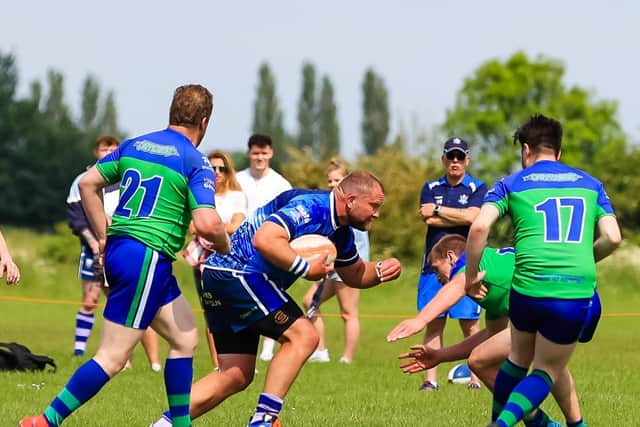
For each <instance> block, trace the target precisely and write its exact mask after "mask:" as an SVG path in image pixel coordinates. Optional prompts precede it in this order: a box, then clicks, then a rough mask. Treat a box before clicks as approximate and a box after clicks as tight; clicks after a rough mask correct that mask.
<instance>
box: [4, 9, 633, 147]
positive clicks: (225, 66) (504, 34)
mask: <svg viewBox="0 0 640 427" xmlns="http://www.w3.org/2000/svg"><path fill="white" fill-rule="evenodd" d="M0 21H1V23H0V51H1V52H2V53H3V54H7V53H13V54H14V55H15V57H16V63H17V67H18V73H19V77H20V79H21V80H20V86H19V95H26V94H27V93H28V87H29V82H31V81H32V80H34V79H38V80H41V81H44V80H45V78H46V72H47V70H48V69H52V68H53V69H56V70H58V71H60V72H62V73H63V75H64V76H65V88H66V98H67V101H68V103H69V104H70V105H71V106H72V110H73V111H74V112H75V113H76V114H77V113H78V111H79V105H80V99H81V97H80V93H81V89H82V82H83V81H84V79H85V78H86V76H87V75H88V74H93V75H95V76H96V77H97V78H98V80H99V81H100V84H101V87H102V89H103V91H106V90H113V91H114V93H115V97H116V105H117V109H118V114H119V123H120V126H121V128H123V129H124V130H125V131H126V132H127V134H128V135H129V136H134V135H137V134H143V133H146V132H149V131H152V130H156V129H161V128H164V127H165V126H166V124H167V120H168V109H169V104H170V100H171V97H172V95H173V90H174V89H175V88H176V87H177V86H179V85H181V84H185V83H201V84H203V85H205V86H207V87H208V88H209V89H210V90H211V91H212V92H213V94H214V115H213V119H212V121H211V124H210V126H209V129H208V132H207V136H206V138H205V141H204V143H203V145H202V146H201V149H202V150H203V151H208V150H210V149H213V148H220V149H224V150H230V151H244V150H245V149H246V141H247V138H248V137H249V135H250V133H251V121H252V114H253V113H252V111H253V101H254V98H255V93H256V86H257V73H258V67H259V66H260V64H261V63H262V62H265V61H266V62H268V63H269V65H270V67H271V69H272V71H273V73H274V75H275V78H276V84H277V93H278V96H279V99H280V105H281V108H282V110H283V112H284V116H285V127H286V128H287V130H288V131H289V132H291V133H294V132H296V129H297V125H296V114H297V102H298V98H299V95H300V91H301V68H302V65H303V63H304V62H305V61H306V62H311V63H312V64H314V65H315V67H316V71H317V73H318V74H319V75H324V74H326V75H328V76H329V78H330V79H331V81H332V83H333V85H334V90H335V95H336V104H337V107H338V119H339V123H340V127H341V142H342V155H343V156H345V157H347V158H354V157H355V156H356V155H357V154H358V153H360V152H361V151H362V148H361V142H360V141H361V133H360V122H361V115H362V107H361V104H362V90H361V85H362V80H363V76H364V73H365V70H366V69H367V68H368V67H373V69H374V70H375V71H376V72H377V73H378V74H379V75H381V76H382V77H383V79H384V80H385V82H386V85H387V88H388V90H389V105H390V110H391V126H392V131H391V132H392V133H396V132H397V131H398V129H399V128H400V127H401V126H404V127H405V128H409V131H411V130H412V129H413V128H414V127H417V128H423V129H431V128H432V127H433V126H436V125H438V124H440V123H442V122H443V120H444V117H445V112H446V110H447V109H448V108H452V107H453V106H454V103H455V96H456V93H457V92H458V91H459V90H460V88H461V87H462V83H463V80H464V79H465V78H466V77H469V76H472V75H473V73H474V71H475V70H476V69H477V68H478V67H479V66H481V65H482V64H483V63H484V62H486V61H488V60H491V59H499V60H502V61H504V60H506V59H507V58H509V57H510V56H511V55H512V54H513V53H515V52H516V51H518V50H523V51H524V52H526V53H527V54H528V55H529V57H530V58H531V59H533V58H535V57H536V56H537V55H544V56H546V57H549V58H554V59H558V60H561V61H563V63H564V64H565V80H564V81H565V84H567V85H578V86H580V87H582V88H585V89H588V90H590V91H592V93H593V94H594V96H595V99H599V100H600V99H607V100H616V101H618V103H619V110H618V113H619V116H618V118H619V120H620V122H621V124H622V126H623V129H624V130H625V131H626V132H627V133H628V134H630V135H631V136H632V138H633V139H634V140H636V141H637V140H638V139H639V138H638V135H640V97H639V96H638V93H639V91H638V79H639V77H640V42H639V41H640V25H638V22H640V2H638V1H633V0H629V1H618V0H610V1H607V2H603V1H592V0H584V1H574V0H566V1H558V0H538V1H535V2H521V1H508V0H484V1H455V0H454V1H446V2H443V1H432V0H423V1H401V0H398V1H394V2H391V1H376V0H370V1H360V0H341V1H336V0H325V1H323V2H304V1H292V0H275V1H271V2H257V1H253V2H252V1H240V0H239V1H217V0H210V1H188V0H184V1H181V2H169V1H165V0H158V1H153V2H152V1H147V0H130V1H123V0H111V1H108V2H101V3H97V2H80V1H71V0H59V1H56V2H35V1H31V0H23V1H21V2H11V3H10V6H5V7H3V8H2V17H1V19H0ZM414 122H416V123H417V124H416V125H412V124H411V123H414ZM276 144H277V142H276ZM276 149H277V145H276Z"/></svg>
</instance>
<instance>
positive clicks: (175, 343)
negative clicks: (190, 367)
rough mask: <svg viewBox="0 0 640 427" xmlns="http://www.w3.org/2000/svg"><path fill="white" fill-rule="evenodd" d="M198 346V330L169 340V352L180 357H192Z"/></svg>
mask: <svg viewBox="0 0 640 427" xmlns="http://www.w3.org/2000/svg"><path fill="white" fill-rule="evenodd" d="M197 346H198V330H197V329H192V330H190V331H186V332H183V333H181V334H180V336H179V337H170V338H169V347H170V350H173V351H176V352H178V353H179V354H182V355H185V356H186V355H193V354H194V353H195V351H196V347H197Z"/></svg>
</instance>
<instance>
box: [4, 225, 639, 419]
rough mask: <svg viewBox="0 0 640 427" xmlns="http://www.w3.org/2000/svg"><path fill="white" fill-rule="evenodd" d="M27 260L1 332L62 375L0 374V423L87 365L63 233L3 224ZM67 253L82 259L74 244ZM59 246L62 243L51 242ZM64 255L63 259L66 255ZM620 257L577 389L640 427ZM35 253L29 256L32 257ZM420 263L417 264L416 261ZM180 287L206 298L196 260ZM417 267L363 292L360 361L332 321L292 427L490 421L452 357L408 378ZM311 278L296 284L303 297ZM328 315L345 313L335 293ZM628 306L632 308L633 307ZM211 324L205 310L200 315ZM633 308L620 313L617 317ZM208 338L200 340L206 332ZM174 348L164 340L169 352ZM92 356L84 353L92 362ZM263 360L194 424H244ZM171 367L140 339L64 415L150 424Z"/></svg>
mask: <svg viewBox="0 0 640 427" xmlns="http://www.w3.org/2000/svg"><path fill="white" fill-rule="evenodd" d="M3 232H4V233H5V235H6V237H7V238H8V240H9V244H10V246H11V248H12V251H13V252H14V257H15V258H16V260H17V261H18V262H19V264H20V265H21V267H22V272H23V280H22V283H21V284H20V286H18V287H7V286H4V284H2V285H1V286H0V316H1V320H0V340H2V341H17V342H20V343H23V344H26V345H27V346H29V347H30V348H31V349H32V350H33V351H34V352H36V353H43V354H47V355H50V356H51V357H53V358H54V359H55V361H56V363H57V364H58V371H57V372H56V373H40V372H38V373H0V415H1V416H0V427H4V426H7V427H8V426H15V425H16V424H17V421H18V420H19V419H20V418H21V417H22V416H24V415H28V414H34V413H38V412H40V411H42V410H43V409H44V408H45V407H46V405H47V404H48V403H49V402H50V401H51V399H52V398H53V397H54V396H55V395H56V394H57V393H58V391H59V389H60V388H61V387H63V386H64V384H65V383H66V381H67V380H68V378H69V376H70V375H71V374H72V373H73V371H74V370H75V369H76V368H77V367H78V366H79V364H80V363H81V362H82V361H81V360H78V359H77V358H74V357H72V356H71V355H70V353H71V350H72V346H73V330H74V329H73V328H74V316H75V312H76V311H77V304H76V303H75V302H76V301H77V300H79V298H80V284H79V281H78V279H77V278H76V276H75V269H76V266H75V264H74V263H73V262H69V261H63V262H58V263H54V262H52V261H50V260H49V258H48V257H46V256H43V255H46V254H43V253H42V252H43V251H44V252H46V251H51V250H59V249H55V248H56V246H59V245H60V242H58V241H56V240H55V239H54V240H53V241H52V240H50V239H49V238H45V239H41V238H39V237H40V236H37V235H36V234H34V233H32V232H28V231H24V230H13V229H9V230H3ZM64 242H65V243H64V244H63V246H64V245H67V244H68V245H69V247H68V251H70V253H71V254H72V255H73V256H72V257H71V258H74V257H75V253H76V252H77V244H75V242H74V244H73V245H72V244H71V243H69V240H64ZM52 248H53V249H52ZM56 259H60V257H57V258H56ZM620 259H621V260H622V261H620V260H618V259H616V258H614V259H612V260H607V261H606V262H605V263H604V264H603V265H602V267H601V271H600V281H601V283H600V293H601V295H602V300H603V304H604V311H605V317H604V318H603V319H602V320H601V323H600V326H599V329H598V332H597V334H596V337H595V340H594V341H593V342H592V343H590V344H587V345H580V346H579V347H578V349H577V351H576V354H575V355H574V357H573V359H572V361H571V370H572V372H573V374H574V376H575V378H576V382H577V387H578V393H579V396H580V399H581V404H582V408H583V412H584V416H585V420H586V421H587V422H588V423H589V425H590V426H592V427H593V426H603V425H611V424H612V422H613V424H615V425H625V426H639V425H640V421H637V420H638V419H640V407H638V405H637V404H636V399H637V396H638V395H640V376H638V375H637V374H636V372H635V367H637V366H638V364H639V363H640V356H639V355H638V351H637V350H638V338H637V337H638V332H637V331H638V330H639V329H640V317H638V315H637V314H635V315H634V313H637V312H639V311H640V308H639V307H640V293H639V292H638V291H637V289H638V285H639V284H640V277H639V275H640V273H639V272H638V270H637V269H636V268H634V267H631V266H629V265H628V264H627V261H624V260H623V258H622V257H621V258H620ZM27 260H30V262H27ZM414 265H415V264H414ZM176 274H177V276H178V279H179V281H180V283H181V284H182V289H183V291H184V293H185V295H186V296H187V298H188V299H189V301H190V302H191V303H192V306H193V307H197V299H196V297H195V292H194V290H193V285H192V282H191V277H190V274H189V271H188V269H187V268H186V266H185V265H184V263H182V262H178V263H176ZM416 277H417V269H416V268H415V267H407V268H406V269H405V272H404V273H403V276H402V278H401V279H400V280H399V281H397V282H396V283H389V284H386V285H383V286H381V287H379V288H374V289H371V290H367V291H363V293H362V297H361V305H360V311H361V314H362V316H361V322H362V336H361V341H360V346H359V348H358V353H357V354H356V359H355V362H354V364H353V365H350V366H345V365H341V364H338V363H337V359H338V357H339V356H340V351H341V349H342V321H341V320H340V319H339V318H337V317H335V316H328V317H327V318H326V326H327V328H326V329H327V343H328V347H329V349H330V351H331V355H332V358H333V361H332V362H331V363H328V364H308V365H306V366H305V367H304V369H303V371H302V373H301V374H300V376H299V377H298V379H297V381H296V383H295V384H294V386H293V388H292V390H291V391H290V393H289V395H288V397H287V398H286V400H285V406H284V410H283V412H282V416H281V419H282V422H283V424H284V425H285V426H286V427H303V426H321V425H329V426H398V427H401V426H413V425H430V426H484V425H486V423H487V422H488V417H489V408H490V405H491V397H490V394H489V393H488V392H487V391H486V390H481V391H480V392H470V391H467V390H466V388H465V387H463V386H457V385H447V384H444V383H445V382H446V381H445V376H446V372H447V371H448V369H449V367H451V366H452V364H447V365H443V366H442V368H441V370H440V382H441V384H443V386H442V388H441V390H440V391H439V392H437V393H419V392H418V391H417V387H418V385H419V383H420V380H421V377H420V376H418V375H413V376H409V375H404V374H402V373H401V372H400V370H399V369H398V368H397V366H398V361H397V359H396V356H397V355H398V354H399V353H401V352H403V351H405V349H406V348H408V346H409V345H410V344H412V343H416V342H418V341H419V337H414V338H412V339H408V340H404V341H403V342H400V343H394V344H388V343H386V342H385V340H384V337H385V336H386V333H387V332H388V331H389V330H390V329H391V328H392V327H393V326H394V325H395V324H396V323H397V322H398V321H400V320H401V318H402V317H403V316H409V315H411V314H413V313H414V311H415V283H416ZM305 290H306V285H305V282H301V283H298V284H296V285H294V286H293V287H292V288H291V293H292V294H293V295H294V296H295V297H296V298H297V299H298V301H300V298H301V296H302V295H303V294H304V292H305ZM13 298H41V299H47V300H53V301H52V302H39V303H36V302H31V301H19V300H15V299H13ZM323 310H324V312H325V313H328V314H334V313H336V312H337V306H336V304H335V302H333V301H329V302H328V303H327V305H326V306H325V307H324V309H323ZM625 313H626V314H625ZM195 314H196V319H197V320H198V321H199V322H200V326H202V315H201V313H200V312H199V311H197V312H196V313H195ZM616 314H624V315H622V316H619V317H618V316H614V315H616ZM99 333H100V322H98V323H97V327H96V329H95V330H94V332H93V334H92V336H91V338H90V340H89V348H88V353H89V354H92V353H93V352H94V351H95V350H96V346H97V343H98V338H99ZM460 337H461V334H460V331H459V328H458V326H457V324H456V322H451V321H450V322H449V324H448V325H447V330H446V335H445V339H446V341H447V342H448V343H453V342H455V341H457V340H458V339H459V338H460ZM202 342H203V341H202ZM165 349H166V346H164V345H161V352H164V351H165ZM83 360H86V359H83ZM266 366H267V365H266V364H265V363H264V362H258V366H257V368H258V371H259V372H258V374H257V376H256V379H255V381H254V383H253V384H252V385H251V386H250V387H249V388H248V389H247V390H246V391H244V392H243V393H240V394H238V395H236V396H233V397H231V398H230V399H228V400H227V401H226V402H224V403H223V404H222V405H221V406H220V407H218V408H216V409H215V410H213V411H211V412H210V413H208V414H207V415H205V416H203V417H201V418H200V419H198V420H196V421H195V422H194V425H195V426H207V425H211V426H213V425H215V426H243V425H245V423H246V420H247V419H248V417H249V416H250V415H251V413H252V411H253V408H254V406H255V404H256V399H257V396H258V394H259V393H260V389H261V386H262V382H263V381H264V373H265V372H266ZM210 369H211V366H210V364H209V357H208V354H207V350H206V346H205V345H201V347H200V348H198V351H197V354H196V357H195V376H196V377H201V376H202V375H204V374H205V373H206V372H208V371H209V370H210ZM165 406H166V404H165V396H164V390H163V382H162V375H161V374H157V373H154V372H152V371H151V370H150V369H149V368H148V367H147V363H146V359H145V356H144V353H143V352H142V350H141V349H140V348H138V349H137V350H136V354H135V356H134V369H132V370H129V371H125V372H123V373H122V374H120V375H118V376H117V377H116V378H115V379H114V380H113V381H111V382H110V383H109V384H107V386H106V387H105V389H103V390H102V392H101V393H99V394H98V396H96V397H95V398H94V399H93V400H91V401H90V402H89V403H87V404H86V405H85V406H83V407H82V408H81V409H80V410H78V411H77V412H76V413H75V414H74V415H73V416H72V417H70V418H69V419H68V420H67V422H66V423H65V424H64V425H65V426H69V427H73V426H76V427H81V426H82V427H85V426H95V427H101V426H104V427H107V426H108V427H113V426H117V427H120V426H146V425H148V424H149V423H150V422H151V421H152V420H154V419H155V418H156V417H157V416H158V415H159V414H160V413H161V412H162V411H163V410H164V409H165ZM544 407H545V409H548V411H549V412H550V414H551V415H552V416H554V417H555V418H557V419H561V417H560V412H559V410H558V409H557V406H556V404H555V403H554V402H553V401H552V400H550V399H549V400H547V401H546V402H545V404H544Z"/></svg>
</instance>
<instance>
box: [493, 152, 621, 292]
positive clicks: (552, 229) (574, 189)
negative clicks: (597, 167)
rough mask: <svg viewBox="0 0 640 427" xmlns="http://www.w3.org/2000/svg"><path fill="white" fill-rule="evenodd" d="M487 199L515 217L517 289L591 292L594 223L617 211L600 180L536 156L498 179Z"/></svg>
mask: <svg viewBox="0 0 640 427" xmlns="http://www.w3.org/2000/svg"><path fill="white" fill-rule="evenodd" d="M484 203H489V204H492V205H494V206H495V207H496V208H497V209H498V211H499V213H500V216H503V215H504V214H505V213H507V212H509V214H510V216H511V219H512V221H513V226H514V229H515V231H514V247H515V250H516V265H515V274H514V277H513V283H512V286H513V289H514V290H516V291H517V292H519V293H520V294H523V295H527V296H530V297H550V298H558V299H579V298H591V297H592V296H593V293H594V289H595V286H596V270H595V259H594V253H593V242H594V232H595V227H596V224H597V223H598V220H599V219H600V218H602V217H603V216H606V215H614V212H613V208H612V206H611V202H610V201H609V198H608V196H607V194H606V192H605V190H604V187H603V185H602V183H601V182H600V181H598V180H597V179H595V178H593V177H592V176H590V175H589V174H587V173H586V172H584V171H582V170H579V169H575V168H572V167H570V166H567V165H564V164H562V163H560V162H557V161H547V160H544V161H538V162H536V163H534V164H533V165H532V166H531V167H529V168H526V169H524V170H522V171H520V172H517V173H515V174H512V175H510V176H508V177H506V178H503V179H502V180H500V181H498V182H497V183H496V184H495V185H494V187H493V188H492V189H491V190H490V191H489V192H488V193H487V195H486V197H485V200H484ZM549 243H553V244H549Z"/></svg>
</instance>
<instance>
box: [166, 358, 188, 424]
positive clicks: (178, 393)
mask: <svg viewBox="0 0 640 427" xmlns="http://www.w3.org/2000/svg"><path fill="white" fill-rule="evenodd" d="M192 379H193V358H192V357H181V358H177V359H167V361H166V363H165V365H164V384H165V386H166V388H167V398H168V399H169V413H170V416H171V421H172V422H173V427H191V417H190V416H189V396H190V395H191V380H192Z"/></svg>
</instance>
